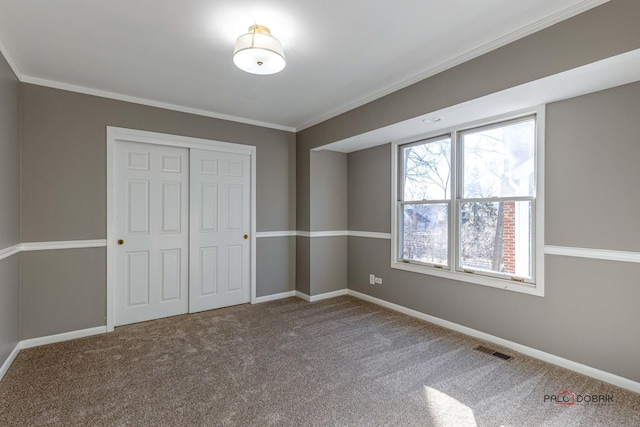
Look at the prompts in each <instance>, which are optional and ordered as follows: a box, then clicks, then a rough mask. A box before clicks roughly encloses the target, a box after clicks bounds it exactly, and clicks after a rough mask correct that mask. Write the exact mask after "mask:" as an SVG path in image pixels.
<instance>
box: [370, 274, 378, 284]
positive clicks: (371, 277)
mask: <svg viewBox="0 0 640 427" xmlns="http://www.w3.org/2000/svg"><path fill="white" fill-rule="evenodd" d="M369 284H370V285H375V284H376V275H375V274H370V275H369Z"/></svg>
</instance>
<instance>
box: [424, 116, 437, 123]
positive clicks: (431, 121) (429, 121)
mask: <svg viewBox="0 0 640 427" xmlns="http://www.w3.org/2000/svg"><path fill="white" fill-rule="evenodd" d="M440 120H442V119H441V118H440V117H427V118H426V119H422V122H423V123H437V122H439V121H440Z"/></svg>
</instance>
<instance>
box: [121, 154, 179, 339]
mask: <svg viewBox="0 0 640 427" xmlns="http://www.w3.org/2000/svg"><path fill="white" fill-rule="evenodd" d="M115 154H116V167H115V169H116V170H115V171H114V172H115V174H116V180H115V186H116V189H115V203H116V212H115V221H116V224H115V231H116V234H115V235H116V239H118V242H117V244H116V245H115V258H114V259H115V266H114V268H115V279H116V284H115V306H116V307H115V308H116V309H115V322H114V323H115V325H116V326H118V325H126V324H129V323H136V322H142V321H146V320H152V319H158V318H162V317H168V316H173V315H177V314H183V313H186V312H187V311H188V304H189V299H188V280H189V277H188V274H189V270H188V268H189V264H188V262H189V202H188V200H189V161H188V159H189V150H188V149H186V148H176V147H167V146H162V145H150V144H142V143H134V142H118V143H117V145H116V153H115Z"/></svg>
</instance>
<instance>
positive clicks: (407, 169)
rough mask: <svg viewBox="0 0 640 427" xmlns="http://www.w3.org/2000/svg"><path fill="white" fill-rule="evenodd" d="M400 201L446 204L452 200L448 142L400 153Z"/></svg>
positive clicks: (430, 142) (417, 146) (413, 147)
mask: <svg viewBox="0 0 640 427" xmlns="http://www.w3.org/2000/svg"><path fill="white" fill-rule="evenodd" d="M401 155H402V161H403V165H404V169H403V174H404V176H403V179H402V181H403V188H404V191H403V199H402V200H405V201H409V202H410V201H418V200H446V199H449V198H451V139H450V138H445V139H439V140H432V141H429V142H425V143H424V144H420V145H412V146H408V147H404V148H403V149H402V150H401Z"/></svg>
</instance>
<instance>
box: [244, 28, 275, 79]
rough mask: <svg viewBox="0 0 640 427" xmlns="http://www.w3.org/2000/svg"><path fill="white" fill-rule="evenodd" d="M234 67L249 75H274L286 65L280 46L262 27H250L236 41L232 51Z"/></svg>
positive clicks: (267, 30)
mask: <svg viewBox="0 0 640 427" xmlns="http://www.w3.org/2000/svg"><path fill="white" fill-rule="evenodd" d="M233 63H234V64H236V67H238V68H240V69H241V70H243V71H246V72H247V73H251V74H263V75H264V74H275V73H278V72H280V71H282V70H283V69H284V67H285V65H286V62H285V60H284V51H283V50H282V44H280V42H279V41H278V39H276V38H275V37H273V36H272V35H271V31H269V29H268V28H267V27H265V26H262V25H252V26H250V27H249V32H248V33H246V34H243V35H241V36H240V37H238V40H236V48H235V50H234V51H233Z"/></svg>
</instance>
